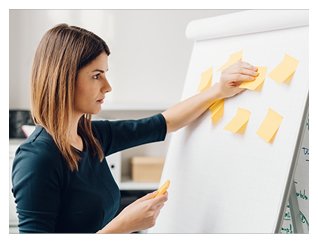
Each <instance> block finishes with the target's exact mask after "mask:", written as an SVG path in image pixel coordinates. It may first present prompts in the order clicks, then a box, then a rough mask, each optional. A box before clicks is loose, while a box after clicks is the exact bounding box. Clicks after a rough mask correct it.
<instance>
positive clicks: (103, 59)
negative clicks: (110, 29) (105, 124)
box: [74, 52, 112, 114]
mask: <svg viewBox="0 0 318 243" xmlns="http://www.w3.org/2000/svg"><path fill="white" fill-rule="evenodd" d="M107 71H108V56H107V55H106V53H104V52H103V53H101V54H100V55H99V56H98V57H96V58H95V59H94V60H93V61H92V62H90V63H89V64H87V65H86V66H84V67H83V68H81V69H80V70H79V72H78V76H77V80H76V85H75V106H74V109H75V112H76V113H80V114H96V113H98V112H99V111H100V110H101V106H102V103H103V102H104V98H105V94H106V93H107V92H110V91H111V90H112V88H111V86H110V84H109V83H108V80H107V78H106V72H107Z"/></svg>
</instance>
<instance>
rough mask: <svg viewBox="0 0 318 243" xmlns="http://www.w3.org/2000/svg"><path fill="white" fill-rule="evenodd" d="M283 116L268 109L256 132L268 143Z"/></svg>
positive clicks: (273, 137)
mask: <svg viewBox="0 0 318 243" xmlns="http://www.w3.org/2000/svg"><path fill="white" fill-rule="evenodd" d="M282 120H283V117H282V116H281V115H280V114H278V113H277V112H276V111H274V110H272V109H271V108H269V109H268V112H267V115H266V117H265V119H264V120H263V122H262V124H261V126H260V127H259V129H258V130H257V134H258V135H259V136H260V137H261V138H263V139H264V140H265V141H266V142H268V143H273V141H274V139H275V136H276V133H277V131H278V129H279V126H280V124H281V122H282Z"/></svg>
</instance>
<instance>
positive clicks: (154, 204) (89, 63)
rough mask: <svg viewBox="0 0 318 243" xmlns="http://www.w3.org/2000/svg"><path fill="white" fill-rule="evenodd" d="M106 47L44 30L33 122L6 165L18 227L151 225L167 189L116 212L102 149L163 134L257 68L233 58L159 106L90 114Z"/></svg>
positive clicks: (124, 228)
mask: <svg viewBox="0 0 318 243" xmlns="http://www.w3.org/2000/svg"><path fill="white" fill-rule="evenodd" d="M109 55H110V51H109V48H108V46H107V45H106V43H105V42H104V41H103V40H102V39H101V38H100V37H98V36H96V35H95V34H93V33H92V32H89V31H87V30H85V29H82V28H79V27H75V26H68V25H66V24H60V25H58V26H56V27H54V28H52V29H50V30H49V31H48V32H47V33H46V34H45V35H44V37H43V38H42V40H41V42H40V44H39V46H38V48H37V51H36V54H35V58H34V63H33V67H32V77H31V90H32V95H31V100H32V116H33V119H34V121H35V123H36V124H37V126H36V130H35V131H34V132H33V133H32V135H31V136H30V137H29V138H28V139H27V140H26V141H25V143H24V144H22V145H21V146H20V148H19V149H18V150H17V153H16V156H15V159H14V164H13V171H12V183H13V188H12V191H13V194H14V197H15V200H16V204H17V213H18V217H19V230H20V232H25V233H26V232H57V233H58V232H69V233H76V232H83V233H84V232H91V233H93V232H97V233H129V232H134V231H138V230H143V229H147V228H149V227H152V226H154V224H155V221H156V218H157V216H158V214H159V212H160V209H161V208H162V207H163V206H164V203H165V202H166V201H167V199H168V194H167V193H166V194H164V195H162V196H159V197H155V198H153V197H152V196H153V193H150V194H148V195H146V196H144V197H142V198H140V199H138V200H136V201H135V202H133V203H132V204H130V205H129V206H127V207H126V208H125V209H124V210H123V211H122V212H121V213H120V214H119V215H118V216H116V217H114V215H115V213H116V212H117V210H118V207H119V203H120V191H119V188H118V186H117V185H116V183H115V181H114V179H113V177H112V175H111V173H110V170H109V168H108V165H107V162H106V160H105V156H108V155H110V154H112V153H115V152H117V151H121V150H124V149H127V148H131V147H133V146H138V145H141V144H145V143H151V142H156V141H162V140H164V139H165V137H166V134H167V133H170V132H173V131H176V130H178V129H180V128H182V127H184V126H186V125H187V124H189V123H191V122H192V121H194V120H195V119H197V118H198V117H199V116H200V115H201V114H202V113H204V112H205V111H206V110H207V109H208V108H209V107H210V106H211V104H212V103H213V102H214V101H216V100H217V99H222V98H227V97H231V96H233V95H236V94H238V93H240V92H241V91H242V89H240V88H238V85H239V84H240V82H241V81H243V80H254V79H255V77H256V76H257V68H255V67H253V66H251V65H250V64H248V63H245V62H238V63H236V64H234V65H232V66H231V67H229V68H228V69H226V70H225V71H224V72H223V73H222V76H221V80H220V82H218V83H216V84H215V85H214V86H213V87H212V88H210V89H208V90H207V91H205V92H202V93H200V94H197V95H195V96H193V97H191V98H189V99H187V100H185V101H183V102H181V103H179V104H177V105H175V106H173V107H171V108H169V109H168V110H166V111H164V112H163V113H162V114H157V115H154V116H152V117H149V118H144V119H139V120H123V121H107V120H105V121H91V115H92V114H96V113H98V112H99V111H100V110H101V105H102V103H103V102H104V100H105V98H106V99H107V97H106V95H107V93H108V92H110V91H111V86H110V84H109V82H108V80H107V75H106V73H107V71H108V56H109ZM154 193H155V192H154Z"/></svg>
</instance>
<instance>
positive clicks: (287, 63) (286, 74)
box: [269, 54, 298, 84]
mask: <svg viewBox="0 0 318 243" xmlns="http://www.w3.org/2000/svg"><path fill="white" fill-rule="evenodd" d="M297 66H298V60H297V59H295V58H293V57H292V56H289V55H288V54H285V56H284V58H283V60H282V61H281V63H279V64H278V65H277V66H276V67H275V68H274V70H273V71H272V72H271V73H270V74H269V77H270V78H271V79H273V80H275V81H276V82H278V83H285V84H289V83H290V81H291V79H292V78H293V75H294V73H295V71H296V68H297Z"/></svg>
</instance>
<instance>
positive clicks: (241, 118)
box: [224, 108, 251, 134]
mask: <svg viewBox="0 0 318 243" xmlns="http://www.w3.org/2000/svg"><path fill="white" fill-rule="evenodd" d="M250 115H251V112H250V111H248V110H246V109H242V108H238V109H237V112H236V115H235V116H234V117H233V119H232V120H231V121H230V122H229V123H228V124H227V125H226V126H225V128H224V129H225V130H228V131H230V132H233V133H239V134H243V133H244V132H245V129H246V127H247V123H248V120H249V119H250Z"/></svg>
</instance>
